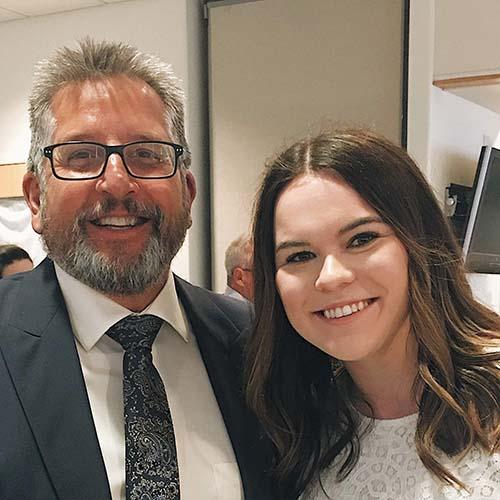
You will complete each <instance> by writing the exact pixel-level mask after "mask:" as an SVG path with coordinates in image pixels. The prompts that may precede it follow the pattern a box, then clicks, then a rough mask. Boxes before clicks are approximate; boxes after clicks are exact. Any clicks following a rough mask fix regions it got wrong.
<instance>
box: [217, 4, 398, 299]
mask: <svg viewBox="0 0 500 500" xmlns="http://www.w3.org/2000/svg"><path fill="white" fill-rule="evenodd" d="M221 3H222V4H224V2H221ZM209 10H210V16H209V18H210V24H209V35H210V40H209V48H210V72H211V73H210V74H211V86H210V106H211V110H210V111H211V147H212V162H211V164H212V207H213V220H212V230H213V261H212V262H213V268H214V269H215V276H214V277H215V280H214V282H215V288H216V289H217V290H222V289H223V288H224V285H225V271H224V251H225V249H226V247H227V245H228V244H229V242H230V241H231V240H232V239H234V238H235V237H236V236H237V235H238V234H239V233H241V232H243V231H245V230H246V229H247V227H248V224H249V219H250V211H251V205H252V200H253V195H254V193H255V190H256V187H257V185H258V181H259V177H260V172H261V171H262V168H263V165H264V162H265V160H266V159H267V158H268V157H270V156H272V155H274V154H276V153H277V152H278V151H279V150H280V149H281V148H282V146H283V144H284V143H288V144H291V142H293V140H295V139H297V138H299V137H302V136H304V135H306V134H308V133H317V132H318V131H320V129H321V128H322V127H325V128H326V127H328V126H330V127H331V126H332V125H334V126H335V125H336V126H346V125H348V126H369V127H372V128H374V129H375V130H377V131H379V132H381V133H383V134H385V135H386V136H388V137H389V138H391V139H393V140H394V141H395V142H397V143H399V142H400V137H401V115H402V110H401V99H402V96H401V88H402V79H401V76H402V38H403V36H402V32H403V22H402V18H403V8H402V1H401V0H377V1H371V2H367V1H366V0H336V1H334V2H333V1H331V0H293V1H290V0H264V1H256V2H245V3H235V4H234V5H220V6H215V7H213V8H210V9H209Z"/></svg>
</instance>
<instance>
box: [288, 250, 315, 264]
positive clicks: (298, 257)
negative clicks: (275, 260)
mask: <svg viewBox="0 0 500 500" xmlns="http://www.w3.org/2000/svg"><path fill="white" fill-rule="evenodd" d="M312 258H314V254H313V253H312V252H307V251H303V252H296V253H292V254H290V255H289V256H288V257H287V258H286V262H287V263H294V262H306V261H307V260H311V259H312Z"/></svg>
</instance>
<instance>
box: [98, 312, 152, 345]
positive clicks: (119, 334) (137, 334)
mask: <svg viewBox="0 0 500 500" xmlns="http://www.w3.org/2000/svg"><path fill="white" fill-rule="evenodd" d="M161 323H162V319H160V318H158V317H157V316H153V315H152V314H144V315H143V316H137V315H135V314H131V315H130V316H127V317H125V318H123V319H121V320H120V321H118V322H117V323H115V324H114V325H113V326H112V327H111V328H110V329H109V330H108V331H107V332H106V335H108V336H109V337H111V338H112V339H113V340H115V341H116V342H118V343H119V344H120V345H121V346H122V347H123V349H124V350H125V351H130V350H134V349H139V348H146V349H151V346H152V345H153V342H154V340H155V338H156V335H157V333H158V330H159V329H160V326H161Z"/></svg>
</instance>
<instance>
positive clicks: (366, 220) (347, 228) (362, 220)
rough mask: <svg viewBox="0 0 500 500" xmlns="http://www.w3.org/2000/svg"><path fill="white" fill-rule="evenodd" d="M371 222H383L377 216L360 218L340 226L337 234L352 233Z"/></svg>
mask: <svg viewBox="0 0 500 500" xmlns="http://www.w3.org/2000/svg"><path fill="white" fill-rule="evenodd" d="M373 222H379V223H383V222H384V221H383V220H382V219H381V218H380V217H378V216H377V215H373V216H371V217H361V218H359V219H356V220H354V221H352V222H349V224H346V225H345V226H342V227H341V228H340V230H339V234H344V233H347V232H349V231H352V230H353V229H356V228H357V227H359V226H363V225H364V224H371V223H373Z"/></svg>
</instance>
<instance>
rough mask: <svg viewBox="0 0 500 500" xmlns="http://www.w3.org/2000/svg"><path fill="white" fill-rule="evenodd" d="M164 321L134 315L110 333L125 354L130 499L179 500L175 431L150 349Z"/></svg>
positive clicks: (124, 393) (127, 468) (125, 412)
mask: <svg viewBox="0 0 500 500" xmlns="http://www.w3.org/2000/svg"><path fill="white" fill-rule="evenodd" d="M161 324H162V320H161V319H160V318H158V317H156V316H152V315H151V314H145V315H143V316H136V315H130V316H127V317H126V318H123V319H122V320H120V321H118V323H115V324H114V325H113V326H112V327H111V328H110V329H109V330H108V331H107V332H106V333H107V335H109V336H110V337H111V338H112V339H113V340H115V341H116V342H118V343H119V344H120V345H121V346H122V347H123V349H124V350H125V353H124V355H123V403H124V415H125V454H126V459H125V489H126V495H127V500H179V498H180V493H179V470H178V467H177V452H176V449H175V435H174V427H173V425H172V417H171V415H170V409H169V407H168V400H167V395H166V393H165V387H164V386H163V382H162V380H161V377H160V375H159V373H158V372H157V371H156V368H155V367H154V365H153V356H152V353H151V346H152V345H153V341H154V339H155V337H156V335H157V333H158V330H159V329H160V326H161Z"/></svg>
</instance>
